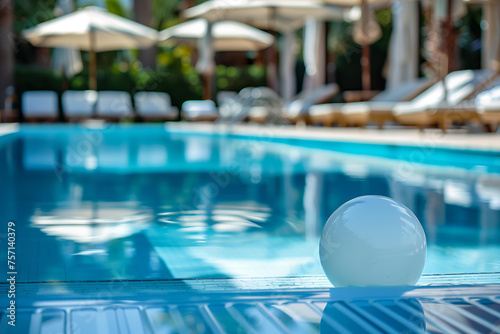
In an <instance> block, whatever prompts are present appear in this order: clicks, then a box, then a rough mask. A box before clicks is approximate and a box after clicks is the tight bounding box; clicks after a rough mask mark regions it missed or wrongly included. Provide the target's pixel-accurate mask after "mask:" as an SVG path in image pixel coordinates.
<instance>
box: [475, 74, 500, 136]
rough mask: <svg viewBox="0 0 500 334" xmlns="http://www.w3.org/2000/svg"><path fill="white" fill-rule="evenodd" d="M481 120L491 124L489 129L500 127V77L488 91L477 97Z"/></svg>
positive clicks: (495, 129) (493, 129)
mask: <svg viewBox="0 0 500 334" xmlns="http://www.w3.org/2000/svg"><path fill="white" fill-rule="evenodd" d="M475 102H476V105H477V113H478V115H479V119H480V121H481V122H482V123H483V124H485V125H487V126H489V128H490V129H489V130H491V131H497V132H498V130H499V129H500V77H499V78H498V79H497V80H495V82H493V84H492V85H491V87H490V88H489V89H487V90H486V91H484V92H482V93H480V94H478V95H477V96H476V99H475Z"/></svg>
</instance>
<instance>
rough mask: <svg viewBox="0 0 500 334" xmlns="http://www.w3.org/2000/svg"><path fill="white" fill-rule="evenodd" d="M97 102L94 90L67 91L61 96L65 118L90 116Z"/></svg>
mask: <svg viewBox="0 0 500 334" xmlns="http://www.w3.org/2000/svg"><path fill="white" fill-rule="evenodd" d="M96 101H97V92H96V91H94V90H82V91H77V90H67V91H65V92H64V93H63V94H62V106H63V110H64V114H65V115H66V116H80V117H84V116H92V114H93V113H94V106H95V103H96Z"/></svg>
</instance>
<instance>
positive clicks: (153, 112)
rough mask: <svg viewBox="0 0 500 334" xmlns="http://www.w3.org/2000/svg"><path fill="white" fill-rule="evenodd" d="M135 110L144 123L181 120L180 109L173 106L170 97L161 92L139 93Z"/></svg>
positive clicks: (135, 97)
mask: <svg viewBox="0 0 500 334" xmlns="http://www.w3.org/2000/svg"><path fill="white" fill-rule="evenodd" d="M134 102H135V110H136V112H137V115H138V116H139V117H140V118H141V119H142V120H143V121H172V120H177V119H178V118H179V109H178V108H176V107H173V106H172V102H171V100H170V95H168V94H167V93H161V92H137V93H135V95H134Z"/></svg>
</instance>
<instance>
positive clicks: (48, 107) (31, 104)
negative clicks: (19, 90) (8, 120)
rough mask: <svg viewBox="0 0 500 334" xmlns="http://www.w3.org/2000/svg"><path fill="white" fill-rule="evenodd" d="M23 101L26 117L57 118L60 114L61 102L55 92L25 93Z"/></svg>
mask: <svg viewBox="0 0 500 334" xmlns="http://www.w3.org/2000/svg"><path fill="white" fill-rule="evenodd" d="M21 99H22V107H23V115H24V116H27V117H56V116H57V115H58V114H59V102H58V98H57V93H56V92H54V91H49V90H47V91H43V90H34V91H27V92H24V93H23V95H22V97H21Z"/></svg>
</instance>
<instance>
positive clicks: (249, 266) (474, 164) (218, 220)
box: [0, 125, 500, 282]
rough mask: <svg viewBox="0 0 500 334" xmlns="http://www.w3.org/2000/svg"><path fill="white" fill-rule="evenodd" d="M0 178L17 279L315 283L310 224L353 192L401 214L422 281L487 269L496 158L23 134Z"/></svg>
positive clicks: (78, 132)
mask: <svg viewBox="0 0 500 334" xmlns="http://www.w3.org/2000/svg"><path fill="white" fill-rule="evenodd" d="M349 152H351V153H349ZM0 173H1V175H3V181H2V182H3V186H2V189H1V191H0V221H3V222H7V221H14V222H15V223H16V227H17V231H16V234H17V235H16V238H17V243H18V248H17V253H18V255H17V261H18V267H19V270H18V277H17V280H18V282H47V281H65V282H70V281H104V280H115V279H122V280H123V279H126V280H169V279H189V278H240V277H247V278H258V277H297V276H298V277H301V276H310V275H313V276H318V277H319V276H322V275H324V274H323V271H322V269H321V266H320V264H319V259H318V243H319V236H320V233H321V231H322V227H323V225H324V223H325V222H326V220H327V219H328V217H329V215H330V214H331V213H332V212H333V211H334V210H335V209H336V208H337V207H338V206H340V205H341V204H343V203H344V202H346V201H348V200H350V199H352V198H354V197H357V196H361V195H367V194H376V195H384V196H388V197H391V198H394V199H395V200H397V201H400V202H402V203H403V204H405V205H406V206H407V207H409V208H410V209H411V210H413V211H414V213H415V214H416V216H417V217H418V218H419V220H420V221H421V223H422V225H423V227H424V229H425V232H426V235H427V241H428V256H427V262H426V265H425V268H424V273H425V274H438V273H488V272H499V271H500V259H499V256H498V254H500V174H499V173H500V155H499V153H498V152H491V151H459V150H451V149H441V148H433V149H432V150H431V149H428V148H419V147H411V146H396V145H381V144H377V145H375V144H366V143H347V142H326V141H318V140H315V141H313V140H300V139H295V140H289V139H279V138H277V137H273V136H270V135H266V136H260V137H259V135H257V134H252V135H247V136H241V135H227V134H226V135H213V134H212V135H210V134H204V133H195V132H186V131H175V130H172V129H166V128H165V127H163V126H161V125H135V126H117V125H110V126H106V127H93V128H90V127H81V126H54V125H51V126H40V125H37V126H23V127H21V128H20V129H19V130H18V131H15V132H13V133H10V134H8V135H4V136H2V137H0ZM21 245H22V246H21ZM0 265H1V266H4V267H5V266H6V265H7V263H6V260H5V259H4V258H1V259H0Z"/></svg>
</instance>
